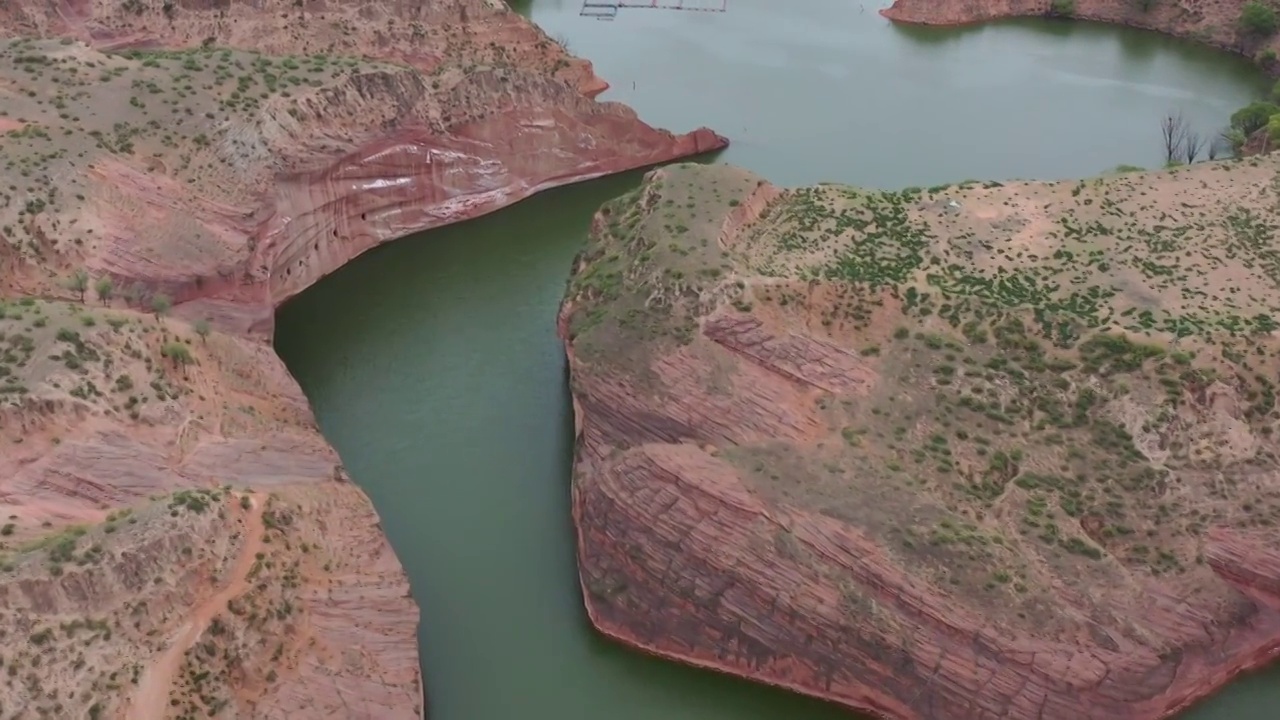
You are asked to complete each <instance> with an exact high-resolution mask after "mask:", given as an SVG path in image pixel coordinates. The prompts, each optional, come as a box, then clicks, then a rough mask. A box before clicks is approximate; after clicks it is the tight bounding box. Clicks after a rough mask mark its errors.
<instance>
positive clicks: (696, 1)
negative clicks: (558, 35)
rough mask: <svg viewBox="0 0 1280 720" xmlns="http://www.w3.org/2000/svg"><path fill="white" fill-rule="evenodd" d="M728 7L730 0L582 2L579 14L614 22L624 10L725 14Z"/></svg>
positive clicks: (583, 0)
mask: <svg viewBox="0 0 1280 720" xmlns="http://www.w3.org/2000/svg"><path fill="white" fill-rule="evenodd" d="M728 5H729V0H582V10H581V11H580V12H579V13H578V14H579V15H581V16H583V17H592V18H595V19H597V20H612V19H614V18H616V17H617V16H618V11H619V10H622V9H624V8H626V9H630V8H635V9H640V8H648V9H650V10H697V11H700V12H724V11H725V10H726V9H727V8H728Z"/></svg>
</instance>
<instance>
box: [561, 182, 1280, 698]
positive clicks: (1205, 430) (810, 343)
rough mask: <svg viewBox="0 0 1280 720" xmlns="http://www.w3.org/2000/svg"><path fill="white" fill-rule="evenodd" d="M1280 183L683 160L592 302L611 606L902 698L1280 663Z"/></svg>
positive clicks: (1194, 691)
mask: <svg viewBox="0 0 1280 720" xmlns="http://www.w3.org/2000/svg"><path fill="white" fill-rule="evenodd" d="M1278 177H1280V161H1276V160H1271V159H1254V160H1249V161H1239V162H1228V163H1213V164H1201V165H1196V166H1193V167H1190V168H1186V169H1179V170H1176V171H1169V172H1162V173H1147V174H1136V175H1120V176H1111V177H1104V178H1096V179H1090V180H1083V181H1079V182H1061V183H1016V184H1001V183H995V182H991V183H966V184H963V185H960V186H947V187H939V188H933V189H930V190H926V191H902V192H873V191H864V190H859V189H855V188H849V187H842V186H837V185H823V186H818V187H813V188H803V189H797V190H781V189H778V188H775V187H773V186H771V185H769V184H768V183H767V182H765V181H764V180H762V179H760V178H758V177H755V176H753V175H751V174H750V173H747V172H744V171H740V170H735V169H732V168H725V167H700V166H677V167H668V168H664V169H662V170H657V171H654V172H652V173H650V174H649V175H648V177H647V181H646V183H645V185H644V186H643V187H642V188H640V189H639V190H637V191H636V192H635V193H633V194H632V195H630V196H628V197H624V198H621V199H619V200H617V201H615V202H612V203H610V204H609V205H607V206H606V207H605V208H603V209H602V210H601V212H600V214H599V215H598V216H597V218H596V221H595V224H594V228H593V234H592V239H591V241H590V242H589V245H588V247H587V248H586V249H585V250H584V251H583V253H582V254H581V255H580V256H579V258H578V259H577V260H576V262H575V267H574V275H573V277H572V279H571V280H570V283H569V287H568V289H567V294H566V299H565V303H564V305H563V308H562V312H561V317H560V331H561V334H562V336H563V337H564V338H565V342H566V348H567V351H568V354H569V357H570V369H571V387H572V391H573V395H574V405H575V416H576V421H577V429H578V435H577V443H576V454H575V465H574V481H573V507H574V514H575V519H576V523H577V528H578V539H579V564H580V573H581V581H582V586H583V592H584V596H585V599H586V604H587V609H588V612H589V614H590V616H591V619H592V621H593V623H594V624H595V625H596V626H597V627H598V628H599V629H600V630H601V631H602V632H604V633H605V634H606V635H608V636H610V637H613V638H615V639H617V640H619V641H621V642H624V643H626V644H628V645H632V646H634V647H637V648H640V649H643V650H646V651H649V652H652V653H654V654H657V655H660V656H663V657H667V658H671V659H674V660H679V661H683V662H687V663H690V664H694V665H699V666H703V667H708V668H713V669H717V670H720V671H724V672H728V673H731V674H735V675H740V676H744V677H747V678H751V679H753V680H757V681H760V682H764V683H769V684H773V685H778V686H781V687H785V688H790V689H792V690H795V691H798V692H802V693H806V694H810V695H814V696H818V697H822V698H825V699H828V700H830V701H833V702H836V703H839V704H842V705H845V706H847V707H849V708H852V709H856V710H860V711H864V712H868V713H871V714H873V715H875V716H877V717H885V718H894V719H899V718H901V719H918V720H924V719H926V718H972V719H974V720H984V719H995V718H1018V719H1022V718H1026V719H1031V718H1038V719H1040V720H1079V719H1081V718H1108V719H1111V720H1114V719H1115V718H1141V719H1143V720H1155V719H1157V718H1166V717H1170V716H1172V715H1174V714H1175V713H1177V712H1178V711H1180V710H1181V709H1183V708H1185V707H1187V706H1188V705H1190V704H1191V703H1193V702H1195V701H1196V700H1197V699H1199V698H1202V697H1204V696H1205V695H1207V694H1209V693H1212V692H1213V691H1214V690H1216V689H1217V688H1219V687H1221V686H1222V685H1223V684H1225V683H1227V682H1228V681H1230V680H1231V679H1232V678H1234V677H1235V676H1236V675H1238V674H1239V673H1241V672H1245V671H1248V670H1250V669H1254V668H1258V667H1260V666H1262V665H1264V664H1266V663H1269V662H1270V661H1272V660H1273V659H1274V658H1275V657H1276V656H1277V655H1278V654H1280V594H1278V593H1280V556H1278V555H1277V554H1276V552H1275V548H1276V547H1277V546H1278V545H1277V543H1280V532H1278V531H1277V530H1276V522H1277V520H1280V482H1277V481H1278V480H1280V472H1278V468H1277V452H1276V451H1277V440H1276V437H1277V429H1278V428H1277V423H1278V420H1280V411H1278V410H1277V407H1276V382H1275V378H1276V377H1277V369H1278V367H1277V366H1278V365H1280V359H1278V358H1280V355H1277V352H1276V351H1277V338H1276V331H1277V329H1278V328H1280V324H1278V323H1277V322H1276V320H1275V318H1276V317H1277V314H1278V313H1280V307H1277V301H1276V298H1277V297H1280V294H1278V291H1280V269H1278V266H1277V265H1276V257H1277V255H1276V253H1277V248H1276V245H1275V241H1274V238H1273V234H1272V231H1271V229H1272V228H1274V227H1275V226H1276V223H1277V222H1278V221H1280V217H1278V216H1277V208H1280V191H1278V190H1277V187H1278V185H1277V178H1278Z"/></svg>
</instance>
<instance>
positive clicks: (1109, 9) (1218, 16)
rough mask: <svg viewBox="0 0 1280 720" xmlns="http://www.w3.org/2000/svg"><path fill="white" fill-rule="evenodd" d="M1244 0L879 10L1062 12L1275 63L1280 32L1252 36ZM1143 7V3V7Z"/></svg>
mask: <svg viewBox="0 0 1280 720" xmlns="http://www.w3.org/2000/svg"><path fill="white" fill-rule="evenodd" d="M1246 4H1247V0H1227V2H1222V3H1216V4H1207V5H1206V4H1198V5H1196V6H1188V5H1185V4H1182V3H1175V2H1170V1H1166V0H1155V2H1150V3H1140V2H1135V1H1133V0H1069V1H1067V2H1061V3H1052V2H1049V0H968V1H967V2H957V3H936V2H931V1H930V0H895V1H894V3H893V5H892V6H890V7H888V8H885V9H883V10H881V11H880V14H881V15H883V16H884V17H886V18H888V19H889V20H892V21H894V22H897V23H904V24H913V25H935V26H960V25H974V24H979V23H985V22H990V21H993V20H1000V19H1004V18H1017V17H1046V16H1051V15H1055V14H1056V15H1060V16H1062V17H1070V18H1076V19H1080V20H1091V21H1095V22H1103V23H1111V24H1115V25H1124V26H1127V27H1133V28H1139V29H1142V30H1152V31H1155V32H1158V33H1162V34H1165V35H1170V36H1172V37H1177V38H1182V39H1186V40H1192V41H1195V42H1198V43H1203V44H1206V45H1210V46H1212V47H1216V48H1218V49H1220V50H1225V51H1227V52H1232V53H1236V54H1239V55H1244V56H1246V57H1248V58H1251V59H1253V60H1254V61H1255V62H1257V63H1258V65H1259V66H1260V67H1262V68H1263V69H1265V70H1267V71H1269V72H1275V71H1277V70H1278V69H1280V64H1277V62H1276V53H1277V51H1280V36H1277V35H1275V34H1274V33H1272V34H1270V35H1269V36H1258V35H1256V34H1250V33H1249V32H1247V31H1245V30H1243V29H1242V28H1241V24H1240V16H1241V13H1242V12H1243V10H1244V7H1245V5H1246ZM1144 8H1147V9H1144Z"/></svg>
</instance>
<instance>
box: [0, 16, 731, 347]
mask: <svg viewBox="0 0 1280 720" xmlns="http://www.w3.org/2000/svg"><path fill="white" fill-rule="evenodd" d="M131 6H132V8H133V9H132V10H126V9H123V6H119V5H115V4H109V5H102V4H93V5H89V6H86V7H83V8H78V9H77V10H76V11H75V12H71V13H52V11H51V8H49V7H46V6H39V10H37V8H36V7H25V6H22V5H17V6H16V8H15V7H9V9H8V12H10V14H11V16H12V17H11V18H10V24H8V25H6V26H5V27H6V30H7V31H9V32H14V33H18V34H22V35H31V36H42V35H61V36H64V37H71V38H77V39H79V40H81V41H83V42H85V43H86V44H87V46H88V48H95V49H96V48H106V49H111V50H115V51H119V50H121V49H122V48H147V49H149V50H161V49H163V50H165V51H166V52H161V53H159V54H158V55H153V56H150V57H151V58H152V59H150V60H148V59H147V58H146V57H139V58H137V59H135V60H133V61H130V60H127V59H122V58H119V57H113V58H111V59H110V60H109V61H108V59H107V58H105V57H104V56H101V55H98V54H97V53H96V52H95V51H94V50H86V49H85V48H84V47H82V46H80V45H77V44H74V43H73V44H72V45H61V44H58V43H45V44H43V45H41V46H40V48H39V49H40V51H41V52H44V53H48V54H49V55H50V56H51V57H56V58H57V62H58V63H64V62H65V63H75V64H77V65H80V66H81V67H82V68H84V67H94V66H97V64H98V63H103V64H110V65H113V66H118V67H119V68H120V70H121V71H123V72H125V73H128V74H129V76H130V77H133V78H135V79H136V78H137V77H138V76H140V75H148V74H149V75H153V76H156V77H155V78H153V79H152V84H151V85H150V87H154V88H156V90H155V92H156V93H161V94H163V92H164V91H163V90H162V89H161V88H160V87H157V85H161V84H162V83H167V82H169V80H168V78H169V77H171V76H172V74H174V73H179V72H186V73H188V74H193V73H194V74H197V75H198V73H200V72H201V71H203V72H206V73H210V71H213V72H211V73H210V74H211V76H212V77H211V80H212V81H213V82H211V83H209V84H208V85H207V87H212V88H214V89H213V91H212V92H210V93H207V94H196V95H195V96H194V97H193V99H192V100H191V101H190V102H191V108H190V111H189V113H188V117H189V119H187V120H184V121H183V122H181V123H180V126H178V127H171V128H167V129H166V131H167V133H168V137H167V138H164V139H163V140H164V141H163V142H156V141H158V140H161V139H162V138H161V137H159V133H158V132H157V131H156V128H157V127H160V126H158V125H157V126H154V127H149V126H148V125H146V124H145V123H146V122H147V120H146V117H147V114H148V112H149V110H148V105H147V104H146V103H143V102H140V100H141V97H135V98H132V99H131V101H138V102H136V104H134V105H132V106H131V107H129V108H122V110H121V112H123V113H125V114H126V115H128V114H132V115H134V116H136V117H133V118H125V124H126V127H128V126H129V125H137V124H140V123H141V124H143V126H142V127H141V128H139V129H138V130H135V131H134V132H133V133H132V134H130V135H129V137H128V138H127V142H128V146H127V147H128V148H130V149H132V152H119V151H116V152H106V153H102V152H99V153H95V156H94V157H91V158H89V159H87V161H86V160H80V161H77V160H74V159H71V158H59V157H54V158H47V159H43V163H42V164H43V165H44V167H43V168H42V170H44V175H45V177H46V178H53V177H59V181H60V184H63V186H64V188H65V191H64V192H63V194H62V195H61V196H59V197H57V198H56V202H48V203H47V205H48V206H47V207H44V208H43V209H42V212H41V214H40V215H39V216H37V217H36V218H34V219H30V218H28V219H26V220H24V219H23V218H22V217H20V216H18V215H16V214H15V215H14V217H13V219H14V220H16V222H11V223H6V224H7V225H8V227H10V228H11V229H13V228H16V227H21V226H23V225H25V226H26V227H25V228H23V229H24V230H25V232H15V233H14V234H15V237H14V238H11V239H10V242H11V243H13V244H14V245H17V246H18V247H20V248H21V247H23V245H24V243H23V240H24V238H23V237H22V236H23V235H26V236H30V237H32V238H34V239H36V241H37V243H44V244H50V245H59V246H60V247H59V248H58V249H60V250H63V251H64V252H61V253H54V257H53V258H50V257H49V255H48V254H45V253H34V252H33V253H31V254H30V256H29V262H30V265H31V267H30V268H28V269H27V271H26V272H25V273H24V272H22V268H21V267H20V268H19V272H18V273H15V275H17V276H18V277H17V278H15V280H14V282H15V283H16V284H17V285H18V288H19V289H20V290H22V291H23V292H26V293H41V294H56V293H57V292H58V289H57V283H56V282H53V283H50V282H49V275H50V273H49V271H50V270H51V269H52V270H54V271H58V270H61V268H65V267H85V268H86V269H87V270H88V271H89V272H90V274H93V275H95V276H99V275H107V276H110V277H112V278H113V279H114V280H115V282H116V284H117V285H119V286H122V287H124V286H129V287H134V286H136V287H137V288H140V290H141V292H140V293H139V294H146V295H150V294H155V293H164V294H166V295H168V296H169V297H171V298H172V299H173V300H174V303H175V306H176V308H175V312H176V313H177V314H179V315H181V316H184V317H189V318H193V319H194V318H198V317H208V318H211V319H212V320H213V321H214V322H215V324H218V325H219V326H221V327H224V328H226V329H228V330H231V331H236V332H249V331H252V332H255V333H269V332H270V325H271V314H272V311H273V309H274V307H275V306H277V305H278V304H279V303H281V302H283V301H284V300H286V299H288V298H289V297H291V296H293V295H294V294H296V293H298V292H300V291H301V290H302V289H304V288H306V287H307V286H309V285H310V284H311V283H313V282H315V281H316V280H317V279H319V278H320V277H322V276H323V275H325V274H327V273H329V272H332V271H333V270H334V269H336V268H338V267H340V266H341V265H342V264H344V263H345V262H347V261H348V260H350V259H351V258H353V257H355V256H357V255H359V254H360V253H362V252H364V251H366V250H368V249H369V248H371V247H374V246H376V245H378V244H380V243H382V242H386V241H387V240H390V239H394V238H399V237H403V236H405V235H408V234H412V233H414V232H417V231H420V230H425V229H429V228H432V227H438V226H441V225H445V224H449V223H453V222H458V221H460V220H465V219H468V218H472V217H475V216H477V215H480V214H483V213H486V212H490V211H492V210H495V209H498V208H501V207H505V206H506V205H509V204H511V203H513V202H516V201H518V200H520V199H522V198H525V197H527V196H529V195H531V194H533V193H535V192H537V191H539V190H543V189H547V188H551V187H555V186H558V185H563V184H566V183H572V182H577V181H580V180H585V179H589V178H595V177H599V176H601V175H606V174H610V173H615V172H620V171H623V170H628V169H632V168H636V167H643V166H646V165H652V164H657V163H661V162H666V161H669V160H672V159H675V158H679V157H685V156H688V155H692V154H697V153H703V152H707V151H710V150H715V149H718V148H721V147H724V146H725V144H726V143H727V141H726V140H725V139H724V138H722V137H720V136H718V135H716V134H715V133H713V132H711V131H710V130H707V129H699V130H697V131H694V132H692V133H688V134H684V135H673V134H671V133H669V132H665V131H661V130H655V129H653V128H651V127H649V126H647V125H645V124H644V123H642V122H641V121H640V120H639V119H638V118H637V117H636V116H635V113H634V112H632V111H631V110H630V109H629V108H627V107H625V106H623V105H620V104H617V103H599V102H596V101H594V100H593V99H591V98H592V96H594V94H596V93H598V92H599V91H600V90H601V89H602V88H603V87H604V85H603V83H602V82H601V81H600V80H599V79H598V78H596V77H595V76H594V75H593V74H592V73H591V72H590V66H589V65H588V64H586V63H583V62H581V61H578V60H576V59H572V58H569V57H568V56H567V55H566V54H565V53H564V52H563V50H562V49H561V48H560V47H559V46H558V45H557V44H555V43H554V42H552V41H551V40H550V39H548V38H547V37H546V36H545V35H543V34H542V33H541V31H539V30H537V29H536V28H535V27H534V26H533V25H532V24H530V23H528V22H527V21H525V20H524V19H522V18H521V17H519V16H518V15H516V14H515V13H514V12H512V11H510V10H509V9H507V7H506V5H505V3H502V2H489V1H488V0H464V1H461V2H446V1H445V0H440V1H438V2H430V3H405V4H403V6H394V7H390V6H387V7H384V6H379V9H378V10H377V11H367V9H365V8H364V6H361V5H359V4H353V3H327V4H326V5H325V6H324V7H323V8H320V7H317V8H307V7H305V6H304V8H303V10H302V12H300V13H299V12H297V8H296V6H294V5H293V4H292V3H291V2H268V3H266V4H265V5H263V4H261V3H257V4H241V3H230V4H227V5H226V6H218V7H210V8H205V7H203V6H192V7H182V6H179V8H178V9H170V10H169V11H167V12H166V11H165V10H163V8H162V6H161V4H160V3H155V4H154V7H153V6H152V5H151V4H149V3H146V2H141V3H135V4H132V5H131ZM18 11H20V12H18ZM3 12H5V10H0V14H3ZM15 12H16V15H15V14H14V13H15ZM42 12H50V13H51V14H49V15H48V16H43V15H41V14H40V13H42ZM387 19H394V22H391V23H387V22H385V20H387ZM23 47H26V46H23ZM223 47H230V48H244V49H251V50H254V51H257V52H265V53H274V54H276V55H278V56H280V57H277V58H275V59H274V63H275V64H274V65H273V64H272V63H273V60H272V58H267V59H266V60H265V61H264V60H263V59H262V58H263V57H264V56H258V55H255V56H248V55H246V56H244V57H241V56H238V55H226V54H224V53H225V51H223V50H221V49H220V48H223ZM21 52H23V49H22V48H21V47H17V46H15V49H14V50H13V53H14V54H15V56H17V55H18V54H20V53H21ZM304 53H305V54H306V55H305V56H303V55H302V54H304ZM157 59H162V60H163V61H164V62H162V63H160V64H156V60H157ZM299 61H301V62H299ZM215 66H216V70H215ZM250 66H251V67H250ZM246 67H249V68H250V72H248V74H245V75H237V77H236V79H237V82H239V83H240V87H238V88H237V87H235V86H232V85H230V84H229V83H226V80H227V79H229V78H230V77H231V76H232V75H233V74H238V73H241V72H244V71H242V70H240V69H238V68H246ZM290 75H292V77H290ZM21 79H24V80H25V79H27V78H21ZM286 80H287V81H289V82H286ZM68 82H72V81H71V80H68ZM106 82H110V78H109V77H108V78H106ZM290 83H292V84H290ZM264 84H265V85H266V88H265V89H266V92H262V93H261V94H260V95H259V96H256V97H255V94H257V93H258V90H259V89H261V87H262V85H264ZM217 86H224V87H217ZM250 88H252V91H250ZM233 91H234V92H233ZM118 92H120V93H122V94H131V93H134V92H136V90H135V89H134V88H131V87H129V86H128V84H127V83H124V84H123V85H122V86H121V87H120V89H119V91H118ZM24 97H26V95H25V93H23V92H19V93H15V102H19V105H17V106H15V112H13V113H11V114H13V115H15V116H16V115H19V114H21V116H22V117H24V118H26V120H27V122H34V123H36V124H38V125H39V127H41V128H43V129H46V130H47V131H51V132H53V133H72V132H75V131H76V130H80V129H81V128H80V126H79V125H74V124H72V125H69V123H71V120H70V117H71V114H69V113H65V112H63V113H60V115H61V117H60V116H59V113H58V112H57V111H56V110H55V109H54V108H52V107H49V106H47V105H45V104H43V103H40V102H37V101H36V100H31V101H30V102H29V103H22V102H20V101H21V100H22V98H24ZM32 97H34V96H32ZM77 99H80V100H81V101H87V99H83V98H67V100H66V101H64V102H71V103H75V102H76V101H77ZM161 102H168V100H167V99H166V98H163V97H162V98H161ZM84 114H85V115H86V116H87V115H89V111H88V110H87V109H86V111H85V113H84ZM102 120H103V121H104V122H102V123H101V124H103V127H102V128H100V129H90V128H83V129H84V130H87V131H89V132H91V133H99V135H96V136H95V137H103V136H106V137H110V136H111V135H112V133H116V136H117V139H119V133H120V132H121V131H120V130H119V127H118V126H117V125H113V124H112V123H113V122H115V123H119V122H120V121H121V118H119V117H115V118H102ZM54 137H57V136H56V135H55V136H54ZM50 142H51V143H52V142H53V141H52V140H50ZM66 142H67V141H64V140H60V141H59V142H58V143H54V144H55V145H56V144H65V143H66ZM97 145H98V147H97V148H96V149H97V150H99V151H100V150H102V149H107V150H117V149H118V148H117V146H115V145H113V144H111V143H109V142H108V143H103V142H101V141H99V142H98V143H97ZM144 152H145V153H146V154H145V155H144ZM143 157H146V158H147V159H146V160H142V159H141V158H143ZM50 183H52V181H51V180H50ZM72 189H74V190H75V191H76V192H75V193H74V195H73V194H72V193H71V192H69V191H71V190H72ZM19 209H20V206H11V208H10V211H11V212H15V213H16V211H17V210H19ZM73 218H75V220H74V221H73V220H72V219H73ZM68 235H70V236H73V237H68ZM55 238H56V239H57V242H55V241H54V239H55ZM62 272H67V270H62ZM24 275H25V277H23V276H24Z"/></svg>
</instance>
